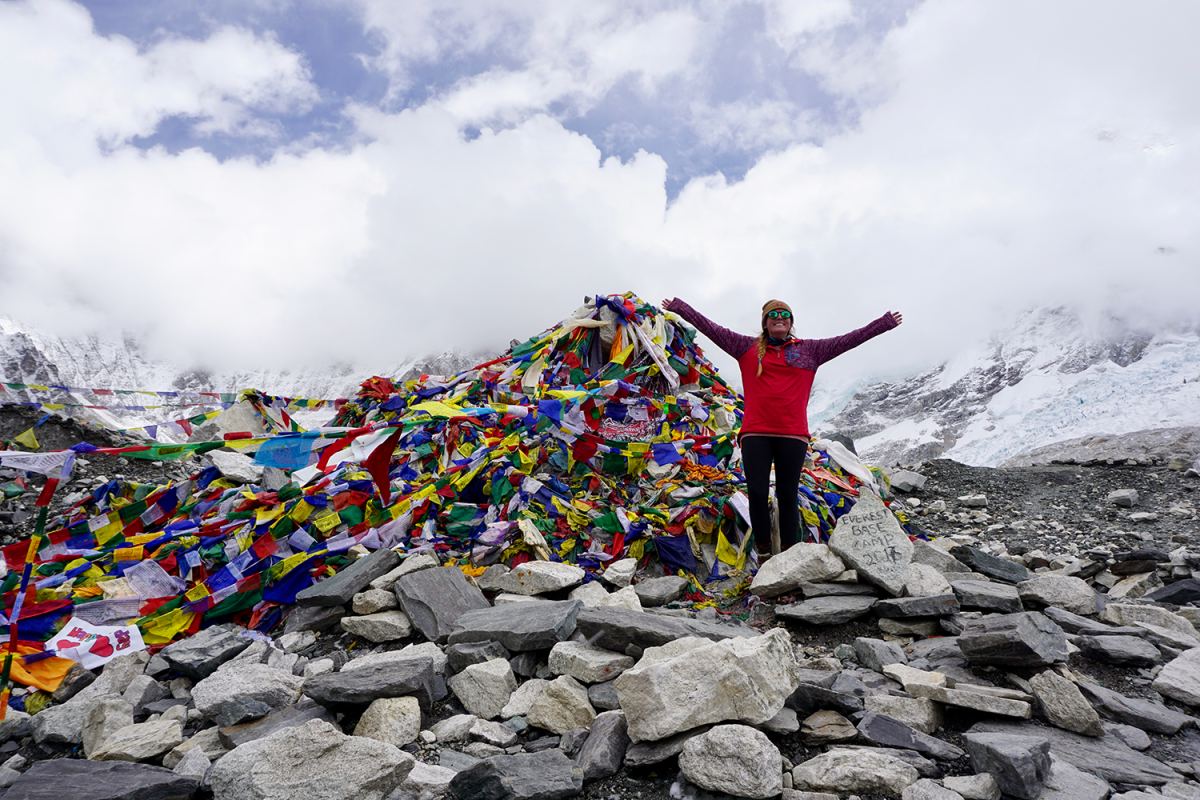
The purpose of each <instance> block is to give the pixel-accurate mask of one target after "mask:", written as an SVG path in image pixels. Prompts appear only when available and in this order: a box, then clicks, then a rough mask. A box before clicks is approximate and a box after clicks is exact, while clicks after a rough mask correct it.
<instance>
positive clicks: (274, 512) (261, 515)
mask: <svg viewBox="0 0 1200 800" xmlns="http://www.w3.org/2000/svg"><path fill="white" fill-rule="evenodd" d="M281 516H283V505H282V504H281V505H275V506H271V507H270V508H258V509H255V511H254V521H255V527H257V526H259V525H262V524H263V523H264V522H269V521H271V520H273V519H278V518H279V517H281Z"/></svg>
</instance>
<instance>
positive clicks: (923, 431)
mask: <svg viewBox="0 0 1200 800" xmlns="http://www.w3.org/2000/svg"><path fill="white" fill-rule="evenodd" d="M810 419H811V420H812V421H813V422H814V426H813V427H814V431H826V432H829V431H840V432H842V433H845V434H847V435H849V436H851V437H853V438H854V439H855V441H856V443H857V448H858V452H859V454H860V455H863V456H864V457H866V458H867V459H868V460H869V461H871V462H872V463H878V464H891V463H894V462H897V461H899V462H901V463H915V462H919V461H923V460H926V459H930V458H938V457H946V458H952V459H954V460H956V461H960V462H963V463H966V464H973V465H980V466H996V465H999V464H1000V463H1001V462H1003V461H1005V460H1006V459H1009V458H1011V457H1013V456H1016V455H1019V454H1021V453H1025V452H1027V451H1029V450H1032V449H1034V448H1036V447H1041V446H1045V445H1048V444H1051V443H1054V442H1061V441H1065V440H1068V439H1075V438H1079V437H1084V436H1093V435H1101V434H1103V435H1112V434H1124V433H1131V432H1134V431H1142V430H1148V429H1159V428H1171V427H1188V426H1200V327H1197V326H1193V327H1191V328H1181V329H1176V330H1160V331H1146V330H1138V329H1135V328H1132V327H1130V326H1128V325H1126V324H1124V323H1123V322H1122V321H1120V320H1117V319H1112V320H1109V321H1108V322H1107V323H1106V324H1105V325H1104V326H1102V327H1101V328H1099V329H1097V328H1094V327H1091V326H1087V325H1085V324H1083V323H1082V322H1081V321H1080V319H1079V318H1078V317H1077V316H1076V315H1075V314H1073V313H1071V312H1069V311H1067V310H1064V309H1061V308H1059V309H1038V310H1031V311H1029V312H1027V313H1025V314H1023V315H1022V316H1021V317H1020V318H1018V319H1017V320H1015V321H1014V322H1013V324H1012V325H1011V326H1010V327H1009V328H1008V329H1006V330H1003V331H1000V332H998V333H996V334H994V335H993V336H992V337H991V339H990V341H988V342H986V343H983V344H981V345H980V346H979V347H976V348H974V349H973V350H972V351H969V352H964V353H963V354H961V355H960V356H959V357H958V358H956V359H955V360H953V361H951V362H949V363H946V364H939V365H936V366H933V367H931V368H929V369H927V370H925V371H923V372H920V373H918V374H915V375H911V376H909V377H907V378H904V379H902V380H899V381H891V382H872V381H860V382H859V383H857V384H855V385H840V386H829V387H825V388H823V389H822V390H821V391H820V392H818V393H816V394H814V398H813V404H812V406H811V407H810Z"/></svg>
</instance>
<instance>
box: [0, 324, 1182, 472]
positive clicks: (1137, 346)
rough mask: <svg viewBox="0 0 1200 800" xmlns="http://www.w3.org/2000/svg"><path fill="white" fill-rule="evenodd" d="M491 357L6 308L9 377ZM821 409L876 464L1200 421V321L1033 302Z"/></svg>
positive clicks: (146, 382) (250, 380)
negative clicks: (253, 346)
mask: <svg viewBox="0 0 1200 800" xmlns="http://www.w3.org/2000/svg"><path fill="white" fill-rule="evenodd" d="M490 357H491V356H490V355H489V354H485V353H447V354H444V355H442V356H438V357H435V358H425V359H412V360H409V361H405V362H402V363H399V364H395V365H392V366H391V367H390V368H387V369H382V370H374V371H364V370H362V369H359V368H354V367H350V366H346V365H341V366H330V367H327V368H324V369H314V370H312V371H309V372H287V371H275V372H271V371H262V372H233V373H227V374H225V373H221V374H216V373H214V374H208V373H202V372H197V371H195V370H189V369H186V368H184V367H181V366H179V365H173V364H168V363H163V362H157V361H152V360H150V359H148V358H147V357H146V356H145V355H144V354H143V352H142V350H141V349H140V348H139V346H138V343H137V342H136V341H133V340H131V339H125V340H112V339H103V338H100V337H86V338H79V339H59V338H57V337H53V336H48V335H45V334H42V333H39V332H37V331H33V330H30V329H28V328H24V327H21V326H20V325H18V324H16V323H13V322H10V321H7V320H4V319H0V383H14V382H16V383H25V384H35V383H36V384H44V385H60V386H63V385H65V386H71V387H90V388H112V389H138V390H150V391H177V392H188V393H195V392H236V391H238V390H241V389H245V388H250V387H253V388H256V389H259V390H261V391H264V392H267V393H269V394H275V395H282V396H286V397H315V398H326V399H334V398H338V397H352V396H353V395H354V394H355V392H356V391H357V390H358V387H359V384H361V383H362V381H364V380H365V379H367V378H368V377H371V376H372V375H384V376H386V377H391V378H394V379H405V378H410V377H415V376H416V375H419V374H420V373H422V372H425V373H430V374H450V373H454V372H457V371H460V370H463V369H467V368H469V367H470V366H473V365H474V364H477V363H480V362H482V361H485V360H488V359H489V358H490ZM197 399H199V398H197ZM12 400H21V401H27V400H28V401H37V402H43V403H44V402H55V403H82V404H103V405H108V406H112V405H119V404H123V403H128V404H133V403H138V404H145V405H151V404H160V403H174V402H188V399H187V398H179V399H174V398H159V399H155V398H153V397H146V396H132V397H130V396H124V397H122V396H116V397H97V396H95V395H93V394H90V393H75V394H65V393H62V392H54V393H50V394H49V395H47V393H45V392H16V393H14V392H6V393H4V394H2V395H0V401H12ZM203 410H204V409H203V408H196V409H179V408H175V409H163V410H161V411H157V412H151V411H146V412H128V411H123V412H113V413H109V412H104V411H95V412H93V411H88V410H84V409H76V410H75V413H76V414H80V415H84V416H85V417H87V416H88V415H90V416H91V419H93V420H95V421H97V422H100V423H101V424H103V425H106V426H108V427H114V428H133V427H141V426H143V425H147V424H153V423H158V422H162V421H165V420H168V419H178V418H181V417H189V416H193V415H194V414H197V413H201V412H202V411H203ZM330 415H331V411H328V410H325V411H321V412H312V413H310V414H307V415H303V416H301V418H300V421H301V424H304V425H306V426H312V425H318V424H320V423H321V422H323V421H324V420H325V419H328V417H329V416H330ZM809 418H810V420H811V421H812V423H813V431H814V433H816V434H821V433H830V432H834V431H837V432H841V433H844V434H847V435H849V436H851V437H853V438H854V439H855V441H856V443H857V447H858V451H859V453H860V454H861V455H863V456H864V457H865V458H866V459H867V460H868V461H870V462H872V463H876V464H892V463H895V462H900V463H915V462H919V461H923V460H927V459H930V458H936V457H948V458H953V459H955V460H957V461H961V462H964V463H967V464H973V465H984V466H995V465H999V464H1000V463H1001V462H1003V461H1005V460H1006V459H1009V458H1012V457H1014V456H1017V455H1020V454H1022V453H1026V452H1028V451H1030V450H1033V449H1035V448H1038V447H1043V446H1045V445H1049V444H1052V443H1055V442H1062V441H1066V440H1070V439H1076V438H1080V437H1085V436H1096V435H1105V436H1111V435H1115V434H1125V433H1132V432H1135V431H1143V430H1150V429H1164V428H1179V427H1200V325H1193V326H1191V327H1182V328H1176V329H1173V330H1156V331H1149V330H1142V329H1137V328H1134V327H1131V326H1129V325H1127V324H1125V323H1123V322H1122V321H1120V320H1116V319H1112V320H1109V321H1108V322H1107V323H1106V324H1105V325H1103V326H1100V327H1097V326H1089V325H1085V324H1083V323H1082V322H1081V321H1080V319H1079V318H1078V317H1077V316H1076V315H1074V314H1072V313H1071V312H1069V311H1067V310H1064V309H1039V310H1031V311H1029V312H1027V313H1025V314H1023V315H1021V316H1020V317H1019V318H1018V319H1016V320H1014V321H1013V323H1012V325H1011V326H1010V327H1009V328H1008V329H1006V330H1003V331H999V332H997V333H996V334H994V335H993V336H992V337H991V339H990V340H989V341H986V342H981V343H979V344H978V345H977V346H975V347H973V348H970V349H968V350H964V352H962V353H961V354H960V355H959V356H958V357H957V358H955V359H954V360H952V361H950V362H948V363H945V364H938V365H933V366H930V367H929V368H927V369H925V370H923V371H921V372H919V373H917V374H914V375H910V376H908V377H906V378H903V379H900V380H892V381H886V382H884V381H878V380H860V381H858V382H857V383H854V384H840V385H838V384H826V383H824V381H822V380H821V379H820V377H819V378H818V386H817V387H816V388H815V390H814V394H813V399H812V403H811V404H810V409H809Z"/></svg>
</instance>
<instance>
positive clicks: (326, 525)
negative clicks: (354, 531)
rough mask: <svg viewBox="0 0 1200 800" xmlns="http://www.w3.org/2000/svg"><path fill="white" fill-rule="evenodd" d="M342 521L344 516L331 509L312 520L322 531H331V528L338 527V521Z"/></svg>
mask: <svg viewBox="0 0 1200 800" xmlns="http://www.w3.org/2000/svg"><path fill="white" fill-rule="evenodd" d="M341 521H342V518H341V517H339V516H338V515H337V512H335V511H330V512H328V513H326V514H322V515H321V516H319V517H317V518H315V519H314V520H313V521H312V524H313V525H316V526H317V530H319V531H320V532H321V533H329V532H330V531H331V530H333V529H334V528H336V527H337V526H338V523H339V522H341Z"/></svg>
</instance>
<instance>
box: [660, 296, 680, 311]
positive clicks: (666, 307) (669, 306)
mask: <svg viewBox="0 0 1200 800" xmlns="http://www.w3.org/2000/svg"><path fill="white" fill-rule="evenodd" d="M678 302H679V298H678V297H671V298H669V299H666V300H663V301H662V306H661V308H662V310H663V311H675V310H676V307H675V304H676V303H678Z"/></svg>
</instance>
